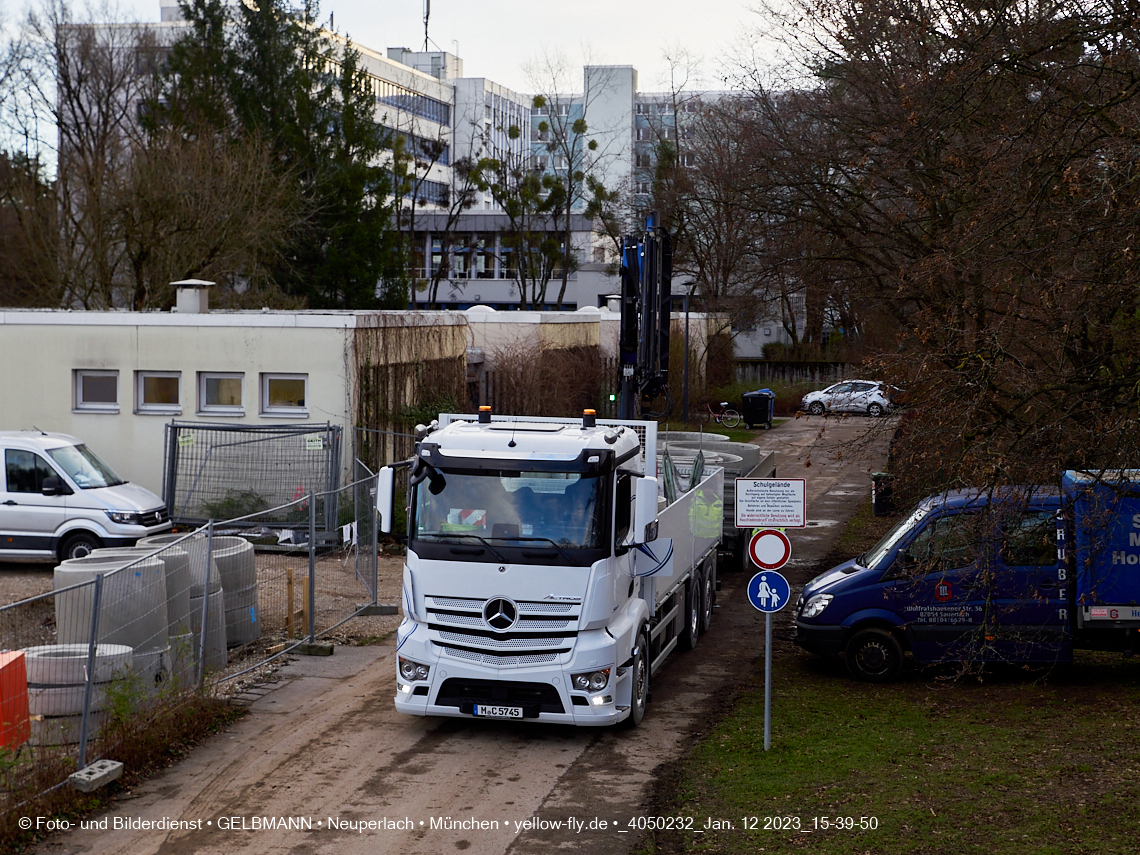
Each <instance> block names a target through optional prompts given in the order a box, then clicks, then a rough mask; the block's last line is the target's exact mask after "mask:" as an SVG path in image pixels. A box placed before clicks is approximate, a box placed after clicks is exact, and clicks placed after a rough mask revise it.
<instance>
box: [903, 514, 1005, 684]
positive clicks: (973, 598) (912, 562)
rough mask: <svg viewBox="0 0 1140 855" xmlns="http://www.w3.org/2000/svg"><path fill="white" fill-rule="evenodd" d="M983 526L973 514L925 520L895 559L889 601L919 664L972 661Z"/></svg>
mask: <svg viewBox="0 0 1140 855" xmlns="http://www.w3.org/2000/svg"><path fill="white" fill-rule="evenodd" d="M985 522H986V521H985V515H984V514H981V513H973V512H963V513H956V514H950V515H947V516H943V517H938V518H936V519H933V520H930V521H929V522H928V523H927V524H926V525H925V526H924V527H923V528H922V530H921V531H919V532H918V534H917V535H915V538H914V539H913V540H912V541H911V542H910V544H909V545H908V546H907V547H906V549H905V550H904V551H903V554H902V556H900V561H901V563H902V564H903V566H902V567H901V568H900V569H899V570H898V571H896V573H895V575H896V577H897V578H896V580H895V582H894V584H893V585H892V586H891V588H890V591H891V598H892V599H893V601H894V611H895V613H896V614H898V615H899V616H901V617H902V618H903V620H904V621H905V626H904V630H905V632H906V635H907V638H908V640H909V641H910V646H911V652H912V653H913V654H914V658H915V660H916V661H918V662H923V663H932V662H941V661H959V660H961V659H963V658H971V657H970V645H972V644H975V643H977V641H978V639H979V637H980V631H981V628H982V614H983V612H984V610H985V603H986V598H987V597H986V594H987V592H986V581H985V578H984V574H983V573H981V572H980V570H979V555H983V554H984V553H985V552H986V551H987V550H986V548H985V547H986V541H987V535H986V528H985ZM896 563H898V562H896Z"/></svg>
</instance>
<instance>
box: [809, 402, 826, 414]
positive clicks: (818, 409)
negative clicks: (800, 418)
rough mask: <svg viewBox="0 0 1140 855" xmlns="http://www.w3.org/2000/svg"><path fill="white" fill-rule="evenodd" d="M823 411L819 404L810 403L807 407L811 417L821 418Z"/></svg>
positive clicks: (821, 405)
mask: <svg viewBox="0 0 1140 855" xmlns="http://www.w3.org/2000/svg"><path fill="white" fill-rule="evenodd" d="M823 409H824V407H823V404H822V403H821V402H819V401H812V402H811V405H810V406H809V407H808V412H809V413H811V414H812V415H813V416H822V415H823Z"/></svg>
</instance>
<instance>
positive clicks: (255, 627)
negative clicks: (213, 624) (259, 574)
mask: <svg viewBox="0 0 1140 855" xmlns="http://www.w3.org/2000/svg"><path fill="white" fill-rule="evenodd" d="M258 638H261V612H260V610H259V609H258V606H257V585H252V586H250V587H248V588H245V589H244V590H241V591H230V590H229V589H226V644H227V645H228V646H229V647H237V646H238V645H241V644H248V643H249V642H251V641H255V640H256V639H258Z"/></svg>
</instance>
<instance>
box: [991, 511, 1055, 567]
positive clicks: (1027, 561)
mask: <svg viewBox="0 0 1140 855" xmlns="http://www.w3.org/2000/svg"><path fill="white" fill-rule="evenodd" d="M1001 560H1002V563H1003V564H1005V565H1006V566H1007V567H1049V566H1052V565H1054V564H1056V563H1057V522H1056V520H1055V519H1054V517H1053V514H1052V512H1050V511H1033V512H1029V513H1026V514H1022V515H1020V516H1018V517H1017V518H1016V519H1012V520H1008V521H1005V522H1003V523H1002V526H1001Z"/></svg>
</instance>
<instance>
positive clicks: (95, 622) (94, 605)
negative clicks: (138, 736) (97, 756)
mask: <svg viewBox="0 0 1140 855" xmlns="http://www.w3.org/2000/svg"><path fill="white" fill-rule="evenodd" d="M91 600H92V602H91V640H90V642H88V645H87V673H86V674H84V677H86V679H85V680H84V685H83V717H82V718H80V720H79V759H78V762H79V768H80V769H86V768H87V735H88V724H89V722H90V718H91V695H92V694H93V693H94V688H95V685H94V684H95V657H96V652H97V648H98V646H99V610H100V609H101V608H102V605H103V574H102V573H97V574H95V596H93V597H92V598H91Z"/></svg>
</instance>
